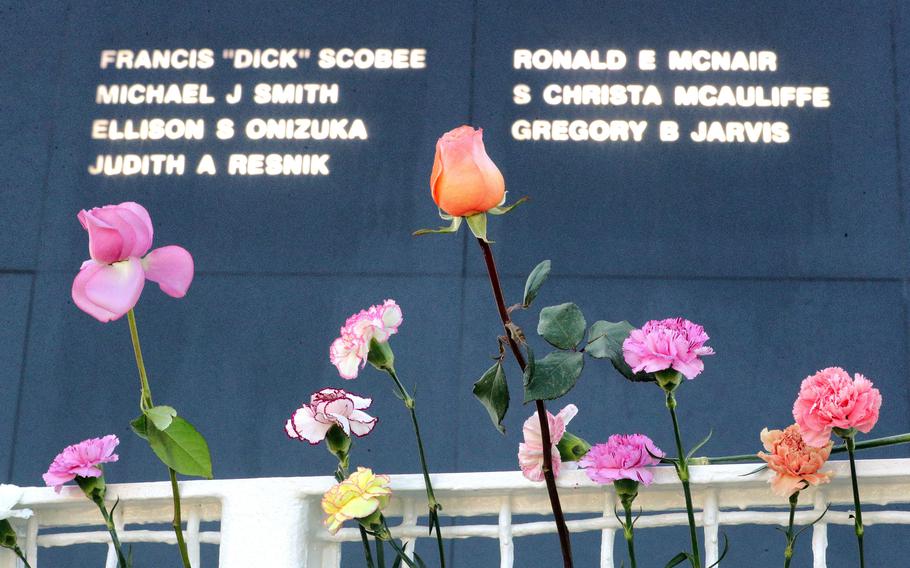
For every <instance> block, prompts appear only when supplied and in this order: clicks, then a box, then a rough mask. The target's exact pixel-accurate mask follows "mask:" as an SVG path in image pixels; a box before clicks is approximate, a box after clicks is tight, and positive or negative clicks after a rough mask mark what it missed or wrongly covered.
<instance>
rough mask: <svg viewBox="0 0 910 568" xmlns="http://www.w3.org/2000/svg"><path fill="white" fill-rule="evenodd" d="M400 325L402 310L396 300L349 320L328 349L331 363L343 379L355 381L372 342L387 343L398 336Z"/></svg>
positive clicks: (361, 311)
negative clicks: (393, 336)
mask: <svg viewBox="0 0 910 568" xmlns="http://www.w3.org/2000/svg"><path fill="white" fill-rule="evenodd" d="M401 322H402V314H401V308H400V307H399V306H398V304H396V303H395V300H386V301H385V302H384V303H383V304H381V305H378V306H370V307H369V309H366V310H360V312H358V313H356V314H354V315H352V316H351V317H349V318H348V319H347V321H346V322H344V326H343V327H342V328H341V337H339V338H338V339H336V340H335V341H333V342H332V346H331V347H330V348H329V359H330V360H331V361H332V364H333V365H335V366H336V367H337V368H338V373H339V374H340V375H341V376H342V378H345V379H356V378H357V373H358V372H359V371H360V369H362V368H363V367H364V365H366V362H367V355H368V354H369V352H370V341H372V340H374V339H375V340H376V341H377V342H379V343H385V342H386V341H388V340H389V337H390V336H392V335H394V334H396V333H398V327H399V326H400V325H401Z"/></svg>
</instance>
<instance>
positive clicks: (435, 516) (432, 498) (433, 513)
mask: <svg viewBox="0 0 910 568" xmlns="http://www.w3.org/2000/svg"><path fill="white" fill-rule="evenodd" d="M386 372H387V373H388V374H389V376H390V377H392V380H393V381H394V382H395V388H396V389H397V391H398V396H400V397H401V400H402V401H404V405H405V406H406V407H407V409H408V411H409V412H410V414H411V422H412V423H413V424H414V435H415V436H416V437H417V452H418V453H419V454H420V467H421V468H422V469H423V484H424V487H425V488H426V490H427V505H428V506H429V508H430V514H429V519H428V520H429V524H430V532H433V530H434V529H435V531H436V547H437V548H438V549H439V567H440V568H445V565H446V559H445V545H444V543H443V542H442V533H441V532H440V529H439V510H440V509H442V505H440V504H439V502H438V501H436V494H435V493H433V484H432V483H430V468H429V467H428V466H427V457H426V453H425V452H424V449H423V438H421V436H420V424H419V423H418V422H417V410H416V409H415V406H416V404H417V403H416V402H415V401H414V397H412V396H411V395H410V393H408V391H407V389H405V388H404V385H403V384H401V380H400V379H399V378H398V373H396V372H395V369H394V368H393V367H387V368H386Z"/></svg>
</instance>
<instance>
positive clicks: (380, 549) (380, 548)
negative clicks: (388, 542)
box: [376, 538, 385, 568]
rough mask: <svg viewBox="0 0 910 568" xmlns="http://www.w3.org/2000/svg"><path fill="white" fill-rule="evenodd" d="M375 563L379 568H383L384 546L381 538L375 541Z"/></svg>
mask: <svg viewBox="0 0 910 568" xmlns="http://www.w3.org/2000/svg"><path fill="white" fill-rule="evenodd" d="M376 561H377V562H378V563H379V568H385V545H384V544H383V541H382V539H381V538H377V539H376Z"/></svg>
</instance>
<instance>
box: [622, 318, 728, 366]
mask: <svg viewBox="0 0 910 568" xmlns="http://www.w3.org/2000/svg"><path fill="white" fill-rule="evenodd" d="M708 339H709V338H708V334H707V333H705V328H703V327H702V326H700V325H698V324H696V323H692V322H690V321H689V320H687V319H683V318H669V319H665V320H651V321H649V322H648V323H646V324H645V325H644V326H642V328H641V329H635V330H632V333H631V334H629V337H627V338H626V340H625V341H623V344H622V354H623V357H624V358H625V360H626V363H628V364H629V366H630V367H632V371H633V372H636V373H639V372H641V371H645V372H646V373H656V372H657V371H663V370H665V369H670V368H672V369H675V370H677V371H679V372H680V373H682V374H683V375H685V377H686V378H687V379H694V378H695V377H697V376H698V375H699V374H700V373H701V372H702V371H703V370H704V369H705V364H704V363H703V362H702V360H701V359H700V357H704V356H705V355H714V350H713V349H711V348H710V347H705V342H706V341H708Z"/></svg>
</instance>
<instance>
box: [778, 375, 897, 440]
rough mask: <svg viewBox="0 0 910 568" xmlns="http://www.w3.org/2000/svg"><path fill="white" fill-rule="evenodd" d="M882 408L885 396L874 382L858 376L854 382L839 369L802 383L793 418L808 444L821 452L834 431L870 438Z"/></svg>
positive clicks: (809, 378) (812, 377)
mask: <svg viewBox="0 0 910 568" xmlns="http://www.w3.org/2000/svg"><path fill="white" fill-rule="evenodd" d="M881 406H882V395H881V393H879V392H878V389H877V388H874V387H873V386H872V381H870V380H869V379H867V378H866V377H864V376H862V375H861V374H859V373H856V375H854V377H853V378H852V379H851V378H850V375H849V374H848V373H847V371H845V370H843V369H841V368H840V367H829V368H827V369H822V370H821V371H819V372H817V373H815V374H814V375H812V376H811V377H806V378H805V379H804V380H803V384H802V385H801V386H800V388H799V396H798V397H797V399H796V402H794V403H793V418H794V419H795V420H796V423H797V424H799V428H800V430H801V431H802V435H803V439H804V440H805V441H806V443H807V444H809V445H810V446H814V447H816V448H822V447H824V446H825V445H826V444H827V443H828V440H829V439H830V438H831V430H832V429H833V428H840V429H843V430H849V429H851V428H856V429H857V430H859V431H860V432H862V433H863V434H867V433H868V432H869V431H871V430H872V428H873V427H874V426H875V423H876V422H878V411H879V408H881Z"/></svg>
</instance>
